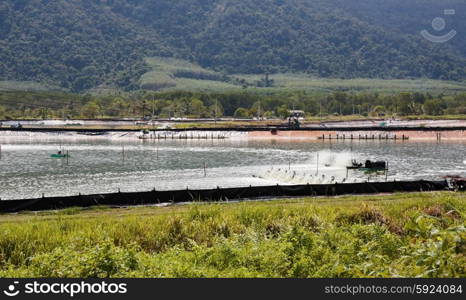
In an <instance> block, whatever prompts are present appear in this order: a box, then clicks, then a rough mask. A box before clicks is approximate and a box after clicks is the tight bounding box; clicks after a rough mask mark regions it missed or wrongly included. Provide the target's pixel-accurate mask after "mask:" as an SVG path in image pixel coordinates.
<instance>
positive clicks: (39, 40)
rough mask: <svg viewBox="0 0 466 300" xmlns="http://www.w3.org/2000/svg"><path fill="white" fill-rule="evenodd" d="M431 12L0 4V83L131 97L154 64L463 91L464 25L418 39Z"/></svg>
mask: <svg viewBox="0 0 466 300" xmlns="http://www.w3.org/2000/svg"><path fill="white" fill-rule="evenodd" d="M431 2H432V3H431ZM443 4H444V3H443V2H442V5H443ZM447 4H448V5H449V6H451V7H453V8H456V9H457V10H458V11H459V10H461V9H462V8H465V9H466V5H465V3H464V1H462V0H448V1H447V3H445V5H447ZM442 8H443V6H442ZM445 8H448V7H445ZM439 9H440V4H438V3H437V1H434V0H425V1H401V0H393V1H382V0H376V1H370V0H358V1H356V0H350V1H343V0H248V1H246V0H244V1H238V0H177V1H173V0H93V1H91V0H76V1H67V0H56V1H45V0H2V1H1V2H0V80H21V81H25V80H32V81H40V82H46V83H52V84H56V85H59V86H60V87H62V88H65V89H68V90H71V91H75V92H76V91H78V92H80V91H85V90H88V89H90V88H92V87H96V86H98V85H101V84H107V85H115V86H119V87H121V88H124V89H126V90H134V89H138V88H139V87H140V83H139V81H138V80H139V78H140V76H141V75H142V74H143V73H145V72H146V71H147V66H146V65H145V64H144V57H147V56H155V55H157V56H174V57H178V58H182V59H185V60H190V61H193V62H197V63H199V64H200V65H201V66H203V67H206V68H210V69H213V70H216V71H221V72H225V73H262V74H266V73H274V72H306V73H309V74H313V75H316V76H320V77H338V78H354V77H367V78H413V77H428V78H435V79H451V80H464V79H465V78H466V60H465V56H466V53H465V50H464V49H465V47H464V45H465V40H466V38H465V35H464V32H466V25H465V22H464V18H462V19H461V18H460V19H461V20H462V21H461V20H457V19H458V18H456V19H454V20H453V21H455V20H456V21H455V22H454V23H452V26H454V29H455V30H456V31H457V32H459V33H460V34H458V35H457V36H456V37H455V39H454V40H453V41H452V42H451V43H450V42H449V43H445V44H442V45H435V44H433V43H431V42H428V41H426V40H424V39H423V38H422V37H421V36H420V35H419V32H418V29H419V28H427V29H429V28H428V26H429V25H430V23H429V22H430V21H431V20H432V17H434V16H438V15H441V13H442V11H439ZM386 15H388V17H386ZM419 24H420V25H419ZM430 29H431V28H430ZM431 30H432V29H431ZM434 33H435V32H434ZM264 84H265V85H267V84H268V82H264Z"/></svg>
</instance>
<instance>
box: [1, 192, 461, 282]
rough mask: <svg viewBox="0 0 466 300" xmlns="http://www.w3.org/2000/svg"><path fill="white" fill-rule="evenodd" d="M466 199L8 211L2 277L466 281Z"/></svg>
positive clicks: (397, 197)
mask: <svg viewBox="0 0 466 300" xmlns="http://www.w3.org/2000/svg"><path fill="white" fill-rule="evenodd" d="M465 208H466V194H464V193H450V192H440V193H414V194H394V195H384V196H381V195H378V196H359V197H355V196H347V197H339V198H313V199H311V198H308V199H281V200H274V201H265V202H242V203H224V204H192V205H184V206H170V207H136V208H119V209H110V208H94V209H88V210H82V209H67V210H62V211H57V212H41V213H36V214H34V213H22V214H14V215H13V214H8V215H0V229H1V232H2V234H1V235H0V277H17V276H19V277H415V276H416V277H464V276H466V270H465V268H466V257H465V253H466V229H465Z"/></svg>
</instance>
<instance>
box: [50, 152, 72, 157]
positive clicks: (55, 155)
mask: <svg viewBox="0 0 466 300" xmlns="http://www.w3.org/2000/svg"><path fill="white" fill-rule="evenodd" d="M50 157H51V158H67V157H68V158H69V157H70V155H69V154H60V153H55V154H51V155H50Z"/></svg>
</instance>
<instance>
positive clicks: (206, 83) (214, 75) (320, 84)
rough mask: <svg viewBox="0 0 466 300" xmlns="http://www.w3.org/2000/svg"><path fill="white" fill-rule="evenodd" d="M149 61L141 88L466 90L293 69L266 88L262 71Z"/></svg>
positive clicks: (450, 83)
mask: <svg viewBox="0 0 466 300" xmlns="http://www.w3.org/2000/svg"><path fill="white" fill-rule="evenodd" d="M146 63H147V64H148V65H149V66H150V67H151V68H152V71H150V72H148V73H146V74H144V75H143V76H142V77H141V79H140V86H141V88H143V89H154V90H162V91H174V90H178V91H203V92H233V91H241V90H244V89H243V83H244V84H246V86H247V89H246V90H247V91H250V92H258V93H269V92H271V93H273V92H282V91H296V90H299V91H307V92H311V93H317V94H325V93H328V92H333V91H352V92H365V91H367V92H379V93H386V94H392V93H399V92H405V91H410V92H424V93H426V92H430V93H433V94H438V93H444V94H454V93H457V92H464V91H466V82H453V81H442V80H430V79H403V80H401V79H390V80H384V79H366V78H356V79H338V78H334V79H332V78H317V77H313V76H309V75H307V74H291V73H290V74H271V75H270V79H271V80H273V86H271V87H267V88H265V87H257V82H259V81H261V80H262V78H263V77H264V75H263V74H262V75H260V74H256V75H254V74H252V75H248V74H236V75H228V76H224V75H223V74H221V73H219V72H215V71H212V70H209V69H205V68H202V67H201V66H199V65H197V64H194V63H191V62H188V61H184V60H180V59H173V58H162V57H150V58H147V59H146ZM241 80H242V81H241ZM241 82H242V83H241Z"/></svg>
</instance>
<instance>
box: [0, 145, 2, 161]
mask: <svg viewBox="0 0 466 300" xmlns="http://www.w3.org/2000/svg"><path fill="white" fill-rule="evenodd" d="M0 159H2V145H0Z"/></svg>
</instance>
